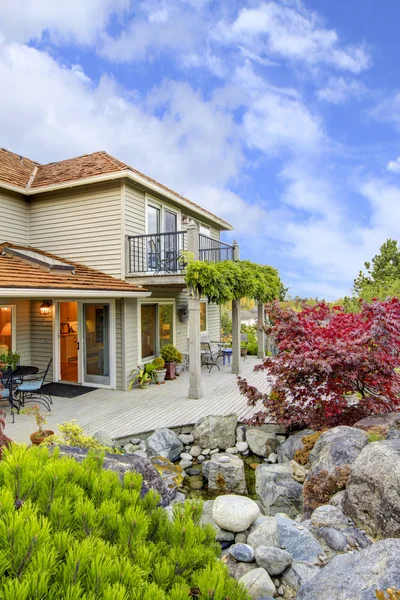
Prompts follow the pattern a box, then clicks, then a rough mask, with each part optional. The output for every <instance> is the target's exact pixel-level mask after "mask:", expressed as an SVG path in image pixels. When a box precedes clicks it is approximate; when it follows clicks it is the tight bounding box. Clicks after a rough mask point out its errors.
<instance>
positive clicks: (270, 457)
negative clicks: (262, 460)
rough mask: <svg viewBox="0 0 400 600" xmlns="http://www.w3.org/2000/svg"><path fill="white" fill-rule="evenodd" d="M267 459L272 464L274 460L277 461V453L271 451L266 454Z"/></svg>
mask: <svg viewBox="0 0 400 600" xmlns="http://www.w3.org/2000/svg"><path fill="white" fill-rule="evenodd" d="M268 460H269V462H270V463H272V464H273V465H274V464H275V463H276V462H278V455H277V454H276V453H275V452H271V454H270V455H269V456H268Z"/></svg>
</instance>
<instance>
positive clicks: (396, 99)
mask: <svg viewBox="0 0 400 600" xmlns="http://www.w3.org/2000/svg"><path fill="white" fill-rule="evenodd" d="M371 115H372V116H373V117H375V118H376V119H379V120H380V121H388V122H392V123H394V125H395V126H396V127H397V129H399V130H400V91H397V92H395V93H394V94H392V95H390V96H389V97H388V98H386V99H385V100H383V101H382V102H380V103H379V104H378V105H377V106H376V107H375V108H374V109H372V110H371Z"/></svg>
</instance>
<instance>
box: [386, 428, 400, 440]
mask: <svg viewBox="0 0 400 600" xmlns="http://www.w3.org/2000/svg"><path fill="white" fill-rule="evenodd" d="M386 439H387V440H398V439H400V429H389V431H388V432H387V436H386Z"/></svg>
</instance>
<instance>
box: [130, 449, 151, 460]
mask: <svg viewBox="0 0 400 600" xmlns="http://www.w3.org/2000/svg"><path fill="white" fill-rule="evenodd" d="M133 455H134V456H140V458H148V455H147V452H145V451H144V450H136V452H134V453H133Z"/></svg>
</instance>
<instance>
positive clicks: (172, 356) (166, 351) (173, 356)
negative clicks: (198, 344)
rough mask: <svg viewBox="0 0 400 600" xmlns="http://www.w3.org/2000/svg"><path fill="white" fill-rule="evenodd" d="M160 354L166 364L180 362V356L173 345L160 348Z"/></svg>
mask: <svg viewBox="0 0 400 600" xmlns="http://www.w3.org/2000/svg"><path fill="white" fill-rule="evenodd" d="M160 354H161V356H162V357H163V359H164V360H165V362H166V363H172V362H182V354H181V353H180V352H179V351H178V350H177V349H176V348H175V346H174V345H173V344H165V346H163V347H162V348H161V352H160ZM179 359H180V360H179Z"/></svg>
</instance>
